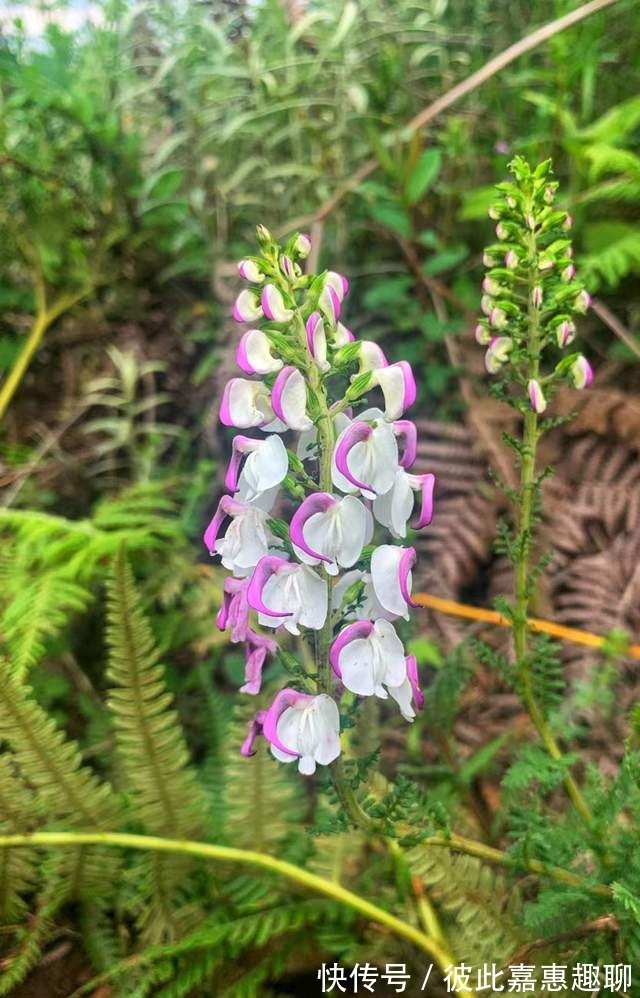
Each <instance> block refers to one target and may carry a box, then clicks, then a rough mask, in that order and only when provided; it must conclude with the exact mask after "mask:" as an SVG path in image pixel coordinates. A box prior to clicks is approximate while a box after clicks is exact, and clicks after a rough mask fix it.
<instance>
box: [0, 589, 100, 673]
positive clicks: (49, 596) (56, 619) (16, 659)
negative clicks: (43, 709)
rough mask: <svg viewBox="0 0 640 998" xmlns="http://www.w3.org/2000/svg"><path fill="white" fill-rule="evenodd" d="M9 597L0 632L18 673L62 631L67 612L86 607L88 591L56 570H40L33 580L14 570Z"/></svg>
mask: <svg viewBox="0 0 640 998" xmlns="http://www.w3.org/2000/svg"><path fill="white" fill-rule="evenodd" d="M25 575H26V573H25ZM11 597H12V598H11V600H10V602H9V604H8V606H7V608H6V610H5V612H4V613H3V614H2V616H1V617H0V633H2V634H3V636H4V641H5V642H6V646H7V652H8V657H9V661H10V662H11V668H12V669H13V670H14V671H15V673H16V675H17V676H20V677H22V676H24V675H26V673H27V672H28V671H29V670H30V669H31V668H32V667H33V666H34V665H35V664H36V663H37V662H39V661H40V660H41V659H42V658H43V656H44V654H45V652H46V642H47V641H48V640H50V639H51V638H53V637H55V636H56V635H57V634H59V633H60V631H62V629H63V628H64V627H65V625H66V624H67V621H68V619H69V616H70V615H71V614H72V613H79V612H80V611H82V610H84V609H85V608H86V606H87V604H88V603H89V601H90V599H91V593H90V592H89V591H88V590H87V589H86V588H84V587H83V586H80V585H78V584H77V583H76V582H72V581H71V580H70V579H68V578H66V577H65V576H64V575H62V574H61V573H60V572H55V571H49V572H44V573H42V574H38V575H36V577H35V578H33V580H29V579H28V578H26V577H24V576H23V575H22V573H19V572H18V573H16V577H15V578H13V579H12V592H11Z"/></svg>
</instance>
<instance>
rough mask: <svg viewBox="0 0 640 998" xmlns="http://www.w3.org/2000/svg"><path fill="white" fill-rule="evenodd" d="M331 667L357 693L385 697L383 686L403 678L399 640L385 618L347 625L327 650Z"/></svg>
mask: <svg viewBox="0 0 640 998" xmlns="http://www.w3.org/2000/svg"><path fill="white" fill-rule="evenodd" d="M329 661H330V662H331V668H332V669H333V671H334V672H335V674H336V676H337V677H338V679H341V680H342V683H343V685H344V686H345V687H346V689H348V690H350V691H351V692H352V693H356V694H357V695H358V696H364V697H370V696H377V697H380V698H381V699H383V700H386V699H387V696H388V693H387V690H386V689H385V687H387V686H400V684H401V683H402V682H403V680H404V679H405V678H406V674H407V671H406V665H405V657H404V648H403V645H402V641H401V640H400V638H399V637H398V635H397V634H396V632H395V628H394V626H393V624H391V623H390V622H389V621H388V620H376V621H371V620H357V621H356V622H355V623H353V624H348V625H347V626H346V627H345V628H344V629H343V630H342V631H340V634H339V635H338V637H337V638H336V639H335V641H334V642H333V644H332V645H331V650H330V652H329Z"/></svg>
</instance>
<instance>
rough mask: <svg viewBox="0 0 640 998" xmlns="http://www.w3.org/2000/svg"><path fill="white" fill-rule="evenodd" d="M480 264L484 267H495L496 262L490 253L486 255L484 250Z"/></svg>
mask: <svg viewBox="0 0 640 998" xmlns="http://www.w3.org/2000/svg"><path fill="white" fill-rule="evenodd" d="M482 262H483V264H484V265H485V267H495V265H496V263H497V262H498V261H497V260H496V259H495V258H494V257H492V256H491V254H490V253H487V251H486V250H485V252H484V253H483V254H482Z"/></svg>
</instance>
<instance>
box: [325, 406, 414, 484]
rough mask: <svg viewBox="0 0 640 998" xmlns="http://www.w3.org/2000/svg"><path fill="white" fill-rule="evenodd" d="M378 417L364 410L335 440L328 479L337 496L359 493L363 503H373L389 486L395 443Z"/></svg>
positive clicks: (388, 426)
mask: <svg viewBox="0 0 640 998" xmlns="http://www.w3.org/2000/svg"><path fill="white" fill-rule="evenodd" d="M381 416H382V413H380V411H379V410H378V409H372V410H370V411H369V410H368V411H367V412H365V413H363V414H362V417H361V418H360V419H357V420H353V421H352V422H350V423H349V425H348V426H347V427H346V428H345V429H344V430H343V431H342V432H341V433H340V435H339V437H338V439H337V440H336V446H335V450H334V454H333V466H332V478H333V484H334V485H335V486H336V488H338V489H340V491H341V492H356V491H360V492H361V493H362V495H363V496H364V497H365V498H366V499H374V498H375V496H376V495H377V494H381V495H382V494H384V493H385V492H388V490H389V489H390V488H391V486H392V485H393V482H394V478H395V474H396V469H397V467H398V443H397V440H396V435H395V433H394V432H393V426H392V425H391V424H389V423H388V422H387V421H386V420H384V419H382V418H381ZM369 420H371V421H369Z"/></svg>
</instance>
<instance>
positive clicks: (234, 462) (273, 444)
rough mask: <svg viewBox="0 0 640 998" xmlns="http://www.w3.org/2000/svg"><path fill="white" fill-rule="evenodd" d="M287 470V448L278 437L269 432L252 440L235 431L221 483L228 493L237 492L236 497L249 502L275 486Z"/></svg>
mask: <svg viewBox="0 0 640 998" xmlns="http://www.w3.org/2000/svg"><path fill="white" fill-rule="evenodd" d="M243 461H244V465H243V467H242V471H240V466H241V465H242V462H243ZM288 470H289V458H288V455H287V449H286V447H285V446H284V444H283V443H282V439H281V438H280V437H279V436H276V435H275V434H273V435H270V436H268V437H266V438H265V439H264V440H255V439H254V438H253V437H245V436H242V434H238V435H237V436H236V437H234V438H233V443H232V445H231V460H230V461H229V467H228V468H227V473H226V475H225V478H224V485H225V488H226V489H228V490H229V492H238V498H239V499H242V500H244V501H245V502H252V501H253V500H255V499H257V498H258V497H259V496H260V495H262V494H263V493H265V492H269V491H270V490H271V489H273V488H277V486H278V485H280V483H281V482H282V480H283V479H284V477H285V476H286V474H287V471H288Z"/></svg>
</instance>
